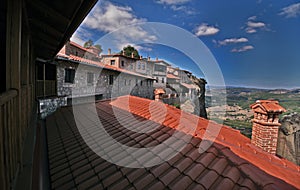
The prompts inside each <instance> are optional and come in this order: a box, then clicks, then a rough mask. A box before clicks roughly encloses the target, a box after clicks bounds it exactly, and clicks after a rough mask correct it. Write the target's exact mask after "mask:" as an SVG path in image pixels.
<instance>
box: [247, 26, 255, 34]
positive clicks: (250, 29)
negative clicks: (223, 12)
mask: <svg viewBox="0 0 300 190" xmlns="http://www.w3.org/2000/svg"><path fill="white" fill-rule="evenodd" d="M246 32H247V33H248V34H253V33H255V32H257V30H255V29H254V28H249V27H247V28H246Z"/></svg>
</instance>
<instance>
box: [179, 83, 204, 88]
mask: <svg viewBox="0 0 300 190" xmlns="http://www.w3.org/2000/svg"><path fill="white" fill-rule="evenodd" d="M180 84H181V85H182V86H184V87H186V88H188V89H197V88H199V86H197V85H196V84H188V83H180Z"/></svg>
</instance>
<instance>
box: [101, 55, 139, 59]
mask: <svg viewBox="0 0 300 190" xmlns="http://www.w3.org/2000/svg"><path fill="white" fill-rule="evenodd" d="M101 57H124V58H126V59H133V60H142V59H140V58H136V57H131V56H127V55H123V54H121V53H114V54H103V55H101Z"/></svg>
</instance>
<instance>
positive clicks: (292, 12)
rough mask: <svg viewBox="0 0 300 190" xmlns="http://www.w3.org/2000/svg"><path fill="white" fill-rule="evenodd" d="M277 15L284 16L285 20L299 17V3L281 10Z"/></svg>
mask: <svg viewBox="0 0 300 190" xmlns="http://www.w3.org/2000/svg"><path fill="white" fill-rule="evenodd" d="M279 15H282V16H285V17H286V18H292V17H297V16H299V15H300V3H295V4H292V5H290V6H287V7H284V8H282V9H281V12H280V13H279Z"/></svg>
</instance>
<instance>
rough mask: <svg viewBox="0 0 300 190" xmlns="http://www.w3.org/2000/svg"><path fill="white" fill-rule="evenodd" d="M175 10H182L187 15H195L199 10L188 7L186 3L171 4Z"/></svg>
mask: <svg viewBox="0 0 300 190" xmlns="http://www.w3.org/2000/svg"><path fill="white" fill-rule="evenodd" d="M170 8H171V9H172V10H173V11H181V12H183V13H185V14H187V15H195V14H197V11H195V10H194V9H193V8H191V7H187V6H184V5H171V7H170Z"/></svg>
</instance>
